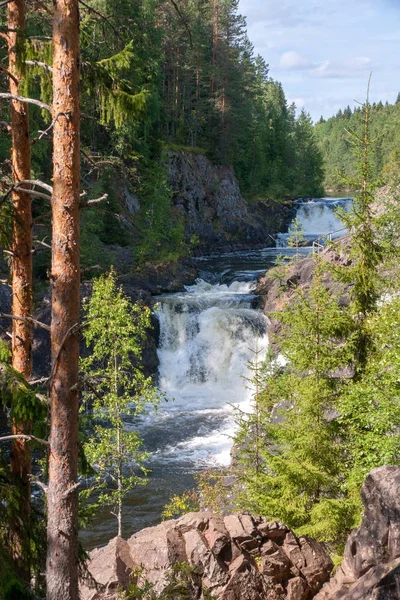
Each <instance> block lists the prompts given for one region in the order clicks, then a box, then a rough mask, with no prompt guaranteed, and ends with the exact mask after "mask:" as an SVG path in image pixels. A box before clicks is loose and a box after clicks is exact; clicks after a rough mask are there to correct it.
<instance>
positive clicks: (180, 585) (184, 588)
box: [123, 562, 214, 600]
mask: <svg viewBox="0 0 400 600" xmlns="http://www.w3.org/2000/svg"><path fill="white" fill-rule="evenodd" d="M138 576H139V581H140V582H139V583H138V584H130V585H128V587H127V590H126V591H125V592H124V595H123V598H125V599H126V600H196V599H197V598H199V591H200V593H201V598H203V599H204V600H214V596H212V595H211V594H210V592H209V591H208V589H207V588H206V587H205V586H203V584H202V576H201V573H199V572H198V570H197V568H196V567H194V566H193V565H189V564H188V563H186V562H177V563H175V564H174V565H172V567H171V568H170V569H168V571H167V573H166V579H167V584H166V586H165V589H164V591H163V592H161V594H157V593H156V592H154V585H153V584H151V583H150V582H149V581H147V580H145V579H144V581H143V574H142V573H141V572H138Z"/></svg>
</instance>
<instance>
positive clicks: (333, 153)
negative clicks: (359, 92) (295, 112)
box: [315, 98, 400, 190]
mask: <svg viewBox="0 0 400 600" xmlns="http://www.w3.org/2000/svg"><path fill="white" fill-rule="evenodd" d="M370 110H371V114H370V136H371V144H372V155H373V177H374V178H375V179H376V180H377V181H378V180H379V182H380V183H381V184H384V183H386V182H387V181H388V180H389V179H390V177H391V175H392V174H393V173H394V171H395V170H397V169H398V166H399V161H400V156H399V143H400V137H399V135H400V134H399V128H398V126H397V124H398V121H399V115H400V103H399V98H397V99H396V102H395V103H394V104H389V103H388V102H386V103H385V104H383V103H382V102H377V103H373V104H371V109H370ZM362 127H363V109H362V107H361V106H355V107H354V108H353V109H352V108H351V107H350V106H347V107H346V108H345V109H344V110H339V111H338V112H337V113H336V115H334V116H333V117H331V118H329V119H327V120H325V119H323V118H322V117H321V119H320V120H319V121H318V123H316V125H315V135H316V138H317V140H318V145H319V148H320V150H321V152H322V155H323V159H324V169H325V180H324V185H325V187H326V188H327V189H330V190H341V189H342V190H343V189H349V188H350V189H351V186H350V182H351V179H353V178H354V174H355V166H354V160H353V155H352V146H351V141H350V140H349V138H348V135H347V134H346V132H347V131H348V130H352V131H356V132H358V133H360V132H361V131H362ZM339 175H341V176H339Z"/></svg>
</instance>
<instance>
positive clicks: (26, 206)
mask: <svg viewBox="0 0 400 600" xmlns="http://www.w3.org/2000/svg"><path fill="white" fill-rule="evenodd" d="M7 24H8V70H9V81H10V94H12V95H16V96H18V95H19V93H20V91H19V83H20V80H21V76H22V74H21V69H20V64H19V61H18V54H19V44H20V43H22V42H23V34H24V31H25V4H24V0H13V1H12V2H10V3H9V4H8V20H7ZM10 113H11V165H12V177H13V183H14V184H17V183H18V182H20V181H23V180H29V179H30V174H31V148H30V140H29V115H28V105H27V104H26V103H22V102H19V101H18V100H11V102H10ZM12 202H13V209H14V221H13V240H12V313H13V314H14V315H18V316H20V317H23V318H24V317H25V318H26V317H29V316H31V314H32V211H31V196H30V195H29V194H28V193H26V192H20V191H13V192H12ZM23 318H22V319H21V320H17V319H13V320H12V366H13V368H14V369H15V370H16V371H18V372H19V373H21V374H22V375H23V376H24V377H25V379H27V380H29V379H30V378H31V375H32V325H31V323H30V322H29V321H28V320H24V319H23ZM30 430H31V423H30V422H29V421H17V420H14V421H13V422H12V433H13V434H14V435H18V434H20V433H23V434H29V433H30ZM30 471H31V452H30V448H29V442H27V441H26V440H22V439H16V440H14V441H13V443H12V449H11V472H12V473H14V474H15V475H17V476H19V478H20V481H21V496H20V507H19V508H20V511H21V512H22V513H24V514H25V515H26V514H29V511H30V483H29V474H30ZM17 529H18V527H17V526H16V528H14V526H12V527H11V531H10V539H11V549H12V552H13V555H14V559H15V560H16V561H17V562H18V563H19V565H20V566H22V565H23V564H26V558H27V557H26V555H24V554H25V553H24V552H23V550H22V547H23V543H22V538H23V536H24V532H23V531H17ZM22 570H23V571H26V568H23V569H22Z"/></svg>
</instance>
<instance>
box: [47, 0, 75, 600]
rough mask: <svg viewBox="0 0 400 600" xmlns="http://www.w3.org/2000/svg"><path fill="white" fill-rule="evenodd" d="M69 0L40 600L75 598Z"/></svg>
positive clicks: (57, 39)
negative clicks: (42, 594) (43, 598)
mask: <svg viewBox="0 0 400 600" xmlns="http://www.w3.org/2000/svg"><path fill="white" fill-rule="evenodd" d="M78 32H79V9H78V1H77V0H56V1H55V2H54V13H53V120H54V125H53V196H52V217H53V231H52V266H51V284H52V318H51V359H52V367H51V374H50V382H49V388H50V453H49V484H48V493H47V570H46V582H47V600H76V598H77V597H78V501H77V500H78V499H77V475H78V396H79V376H78V373H79V336H78V331H79V308H80V306H79V304H80V290H79V285H80V270H79V200H80V197H79V191H80V135H79V124H80V105H79V104H80V95H79V34H78Z"/></svg>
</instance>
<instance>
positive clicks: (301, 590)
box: [286, 577, 310, 600]
mask: <svg viewBox="0 0 400 600" xmlns="http://www.w3.org/2000/svg"><path fill="white" fill-rule="evenodd" d="M309 593H310V588H309V587H308V584H307V582H306V581H305V579H303V578H302V577H294V578H293V579H290V580H289V581H288V584H287V595H286V600H307V598H308V597H309Z"/></svg>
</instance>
